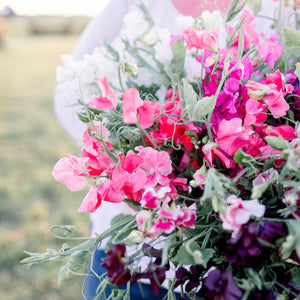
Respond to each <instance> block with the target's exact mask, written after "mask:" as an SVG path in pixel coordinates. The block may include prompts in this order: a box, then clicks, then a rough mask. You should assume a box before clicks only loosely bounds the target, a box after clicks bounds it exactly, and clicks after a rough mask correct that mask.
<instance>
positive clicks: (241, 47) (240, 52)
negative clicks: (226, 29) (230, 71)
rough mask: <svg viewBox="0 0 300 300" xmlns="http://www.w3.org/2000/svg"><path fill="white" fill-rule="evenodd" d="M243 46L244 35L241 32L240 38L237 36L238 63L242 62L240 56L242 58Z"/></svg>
mask: <svg viewBox="0 0 300 300" xmlns="http://www.w3.org/2000/svg"><path fill="white" fill-rule="evenodd" d="M244 44H245V41H244V35H243V33H242V32H241V33H240V36H239V47H238V52H237V58H238V61H241V60H242V56H243V52H244Z"/></svg>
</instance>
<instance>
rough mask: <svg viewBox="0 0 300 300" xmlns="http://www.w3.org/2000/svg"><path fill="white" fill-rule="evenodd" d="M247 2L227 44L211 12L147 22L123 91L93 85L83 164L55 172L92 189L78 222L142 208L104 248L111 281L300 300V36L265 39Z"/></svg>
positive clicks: (134, 41)
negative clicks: (174, 24) (170, 30)
mask: <svg viewBox="0 0 300 300" xmlns="http://www.w3.org/2000/svg"><path fill="white" fill-rule="evenodd" d="M244 4H245V3H244ZM244 4H241V5H240V6H238V1H233V2H232V6H231V9H230V10H229V14H228V16H227V20H226V22H227V23H226V24H225V25H226V29H227V30H226V32H227V39H226V46H224V47H222V46H221V44H222V42H224V41H222V38H224V37H223V34H221V33H220V31H219V30H217V29H215V28H210V27H209V26H208V25H207V24H206V22H205V20H204V15H203V16H202V19H201V18H199V19H195V20H192V21H191V19H190V18H188V19H186V20H185V22H183V21H182V20H181V22H182V23H184V26H183V28H182V30H181V32H178V35H169V34H167V32H166V31H165V30H164V29H159V28H156V27H151V24H152V23H151V22H150V23H149V24H148V25H147V24H144V26H141V27H139V33H136V34H139V35H140V36H139V37H138V38H137V37H133V36H131V34H132V32H131V31H129V32H128V33H127V34H128V36H127V38H124V36H123V42H124V49H126V51H125V52H126V53H127V54H124V53H125V52H123V54H124V58H125V61H120V64H119V73H120V74H119V82H120V89H119V88H116V85H115V81H116V80H115V78H110V74H100V75H99V74H98V73H97V72H96V73H94V74H93V76H92V78H91V79H92V80H91V82H92V83H93V87H95V86H97V88H96V89H95V90H90V89H88V86H85V88H87V90H88V91H89V92H88V93H86V94H85V95H84V97H83V98H82V99H81V101H80V103H81V105H82V111H81V113H80V114H79V117H80V120H82V121H83V122H85V123H87V129H86V131H85V132H84V134H83V139H82V141H83V142H82V143H83V150H82V153H81V156H80V157H76V156H73V155H69V156H68V157H65V158H62V159H61V160H59V161H58V163H57V164H56V165H55V167H54V170H53V175H54V177H55V178H56V179H57V180H58V181H60V182H62V183H64V184H65V185H66V186H67V187H68V188H69V189H70V190H72V191H76V190H80V189H82V188H84V187H85V186H86V185H87V184H88V185H89V186H90V191H89V192H88V194H87V195H86V197H85V198H84V200H83V202H82V204H81V206H80V207H79V209H78V211H79V212H95V211H96V210H97V209H98V208H99V207H100V206H101V203H102V201H106V202H111V205H114V203H121V202H125V203H127V204H128V205H129V206H130V207H131V208H132V216H124V215H121V216H118V217H116V219H115V220H113V222H112V228H111V229H109V230H108V231H107V232H105V233H102V234H100V235H99V236H97V238H95V245H98V244H99V243H100V242H101V241H102V240H104V239H105V238H107V237H110V240H109V242H108V244H107V247H108V248H109V247H110V249H109V251H108V254H107V256H106V258H105V261H104V263H103V266H104V267H105V268H107V271H108V276H109V278H110V281H111V283H114V284H124V283H126V282H131V284H134V283H135V282H136V281H137V280H140V279H148V280H149V281H150V284H151V288H152V292H153V294H159V290H160V285H161V284H163V282H164V281H165V279H166V272H167V271H168V270H169V269H172V270H173V271H175V272H173V278H169V280H170V282H169V286H170V287H171V291H170V292H169V293H173V292H174V290H175V289H176V288H178V287H179V286H181V287H182V288H181V297H191V298H192V297H193V296H195V295H197V296H199V297H204V298H205V299H252V298H253V299H254V297H255V298H257V299H275V298H276V299H279V298H278V297H283V298H284V299H294V297H297V295H299V291H300V282H299V274H300V267H299V261H300V244H299V238H298V237H299V234H300V221H299V220H300V219H299V216H300V125H299V121H300V119H299V111H300V110H299V109H300V100H299V99H300V96H299V95H300V71H299V70H300V63H298V60H299V55H298V54H296V53H295V48H296V49H297V50H300V48H299V46H298V44H297V45H294V44H293V43H294V41H293V40H297V39H300V33H299V32H298V31H297V30H294V29H291V28H288V29H283V30H281V31H280V36H279V35H277V34H273V35H271V36H266V35H259V34H258V33H256V31H255V25H254V21H255V16H254V15H252V13H251V12H250V11H247V10H243V11H242V7H243V5H244ZM143 12H144V13H145V11H144V10H143ZM239 12H240V14H239V15H238V13H239ZM205 14H207V12H206V13H205ZM236 15H238V17H237V18H238V25H236V26H235V27H233V26H232V24H231V23H230V22H231V21H232V19H234V17H235V16H236ZM132 17H133V16H132V15H129V16H127V17H126V18H125V20H124V22H125V24H127V25H128V24H130V22H128V19H130V18H132ZM148 17H149V16H148ZM147 19H149V18H145V19H143V18H141V15H140V14H138V13H137V12H135V16H134V20H135V22H138V21H141V22H142V23H143V22H146V21H145V20H147ZM142 20H143V21H142ZM126 22H128V23H126ZM228 22H229V23H228ZM131 24H132V22H131ZM276 24H277V25H278V23H276ZM128 26H129V25H128ZM158 33H160V35H158ZM224 34H225V32H224ZM157 36H159V38H157ZM112 45H113V46H114V44H112ZM113 46H112V47H113ZM112 47H111V48H110V51H111V53H117V52H118V49H115V50H114V49H112ZM113 50H114V51H113ZM95 53H96V52H95ZM97 55H98V54H97ZM117 56H118V55H117ZM119 58H120V57H119ZM130 58H134V59H135V60H136V62H137V65H136V64H135V63H136V62H132V63H130V61H129V60H128V59H130ZM86 59H87V57H86V58H84V60H86ZM102 59H103V58H102ZM108 60H109V59H108ZM92 65H93V64H92ZM65 67H66V66H65ZM140 68H142V69H143V71H142V72H141V73H139V72H140ZM104 69H105V67H104ZM121 70H123V71H124V74H125V75H126V76H127V77H126V80H127V81H126V84H122V82H123V81H124V78H125V77H124V74H123V75H121V72H120V71H121ZM60 72H61V70H60ZM136 72H137V73H136ZM144 72H146V73H147V76H146V77H144V80H141V81H139V78H140V77H139V76H142V75H143V74H144ZM137 74H138V75H137ZM141 74H142V75H141ZM145 78H147V80H146V81H145ZM95 83H96V84H95ZM89 94H93V96H90V97H89V99H88V100H87V99H85V97H86V96H87V95H89ZM117 221H119V223H118V222H117ZM118 224H119V225H118ZM158 243H160V245H161V244H162V246H161V247H160V249H158V250H157V249H155V248H153V247H152V246H150V244H151V245H152V244H153V245H154V246H155V245H156V244H157V247H159V245H158ZM133 244H137V245H138V246H139V247H138V248H137V249H136V251H135V252H134V254H132V255H129V254H128V258H126V259H125V252H126V248H125V246H124V245H133ZM141 249H142V250H141ZM142 256H148V257H149V259H150V263H149V265H148V266H147V267H146V268H143V267H142V265H141V264H140V263H139V259H141V258H142ZM115 265H116V267H114V266H115Z"/></svg>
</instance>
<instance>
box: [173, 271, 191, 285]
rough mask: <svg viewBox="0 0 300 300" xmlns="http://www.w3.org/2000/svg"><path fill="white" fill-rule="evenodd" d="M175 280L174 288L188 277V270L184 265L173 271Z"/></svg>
mask: <svg viewBox="0 0 300 300" xmlns="http://www.w3.org/2000/svg"><path fill="white" fill-rule="evenodd" d="M175 275H176V278H177V281H176V283H175V288H176V287H178V286H180V285H182V284H184V283H185V282H186V280H188V278H189V272H188V270H187V269H185V268H184V267H180V268H178V270H177V271H176V273H175Z"/></svg>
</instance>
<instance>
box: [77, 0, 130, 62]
mask: <svg viewBox="0 0 300 300" xmlns="http://www.w3.org/2000/svg"><path fill="white" fill-rule="evenodd" d="M133 3H134V1H133V0H111V1H110V2H109V3H108V5H107V6H106V7H105V8H104V10H103V11H102V13H101V14H100V15H99V16H98V17H96V18H94V19H93V20H92V21H91V22H90V23H89V25H88V26H87V27H86V29H85V30H84V32H83V34H82V35H81V37H80V39H79V40H78V43H77V45H76V47H75V49H74V52H73V55H74V57H75V58H81V57H82V56H83V55H84V54H89V53H91V52H92V51H93V49H94V48H95V47H98V46H101V45H104V44H105V42H108V43H109V42H111V41H112V40H114V39H115V37H116V36H117V35H118V34H119V32H120V30H121V28H122V25H123V18H124V16H125V15H126V14H127V13H128V12H129V10H130V8H131V6H132V5H133Z"/></svg>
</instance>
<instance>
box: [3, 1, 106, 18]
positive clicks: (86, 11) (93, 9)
mask: <svg viewBox="0 0 300 300" xmlns="http://www.w3.org/2000/svg"><path fill="white" fill-rule="evenodd" d="M108 2H109V0H0V9H1V8H3V7H5V6H10V7H11V8H12V9H13V10H14V11H15V12H16V13H17V14H21V15H36V14H46V15H65V16H72V15H88V16H95V15H97V14H99V12H100V11H101V10H102V9H103V8H104V6H105V5H106V4H107V3H108Z"/></svg>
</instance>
